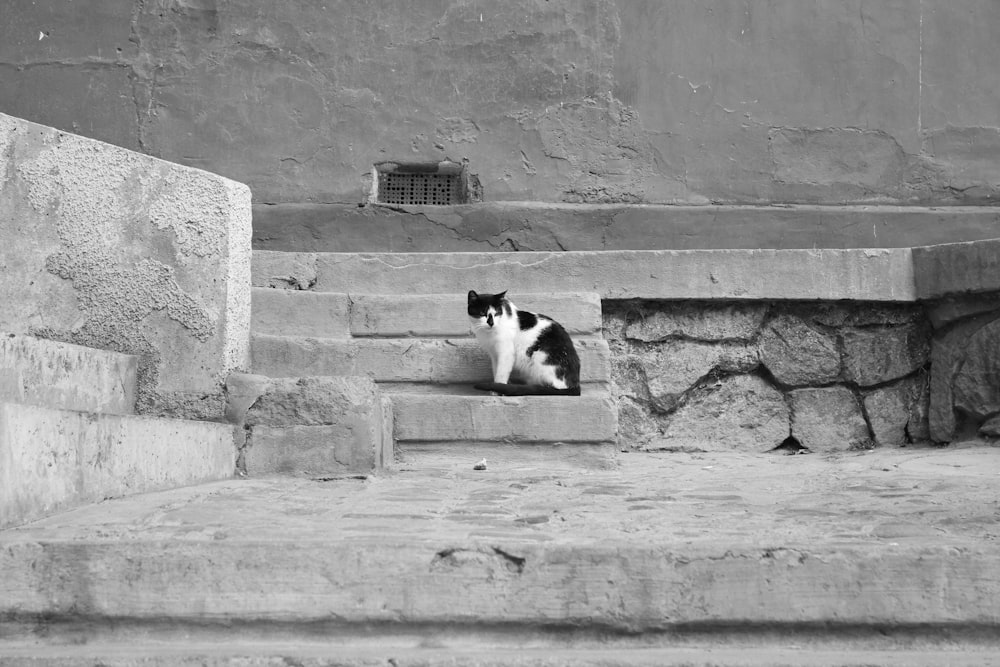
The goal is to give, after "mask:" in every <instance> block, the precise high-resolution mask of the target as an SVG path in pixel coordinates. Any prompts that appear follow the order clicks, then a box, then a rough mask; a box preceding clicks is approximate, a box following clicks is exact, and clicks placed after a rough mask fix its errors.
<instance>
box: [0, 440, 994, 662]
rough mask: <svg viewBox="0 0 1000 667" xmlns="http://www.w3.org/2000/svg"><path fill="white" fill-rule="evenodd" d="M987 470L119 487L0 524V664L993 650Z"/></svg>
mask: <svg viewBox="0 0 1000 667" xmlns="http://www.w3.org/2000/svg"><path fill="white" fill-rule="evenodd" d="M998 475H1000V459H998V457H997V456H996V450H995V449H994V448H991V447H986V446H968V447H951V448H948V449H945V450H942V449H940V448H936V449H924V450H921V449H915V448H908V449H882V450H875V451H871V452H856V453H850V454H843V455H840V456H824V457H820V456H818V455H800V456H784V455H781V454H778V453H774V454H771V455H766V456H759V455H739V454H722V453H704V454H690V455H685V454H672V455H651V454H645V455H635V454H632V455H625V456H622V457H621V459H620V461H619V466H618V467H617V468H616V469H614V470H607V471H593V470H590V471H585V470H579V469H578V470H550V469H547V468H545V467H544V466H537V467H533V466H524V465H521V466H517V467H514V466H511V467H501V466H492V467H490V468H488V469H487V470H486V471H473V470H472V469H471V468H470V467H461V468H459V467H453V468H451V469H449V470H438V471H433V472H398V473H396V474H394V475H391V476H380V477H377V478H372V477H368V478H364V479H354V478H343V479H339V480H325V481H313V480H305V479H289V478H267V479H242V480H229V481H224V482H215V483H211V484H206V485H202V486H200V487H190V488H186V489H175V490H171V491H164V492H159V493H153V494H146V495H142V496H137V497H133V498H130V499H128V500H111V501H107V502H104V503H101V504H100V505H96V506H92V507H86V508H81V509H78V510H75V511H72V512H68V513H65V514H62V515H59V516H54V517H50V518H47V519H44V520H41V521H38V522H36V523H34V524H32V525H29V526H23V527H21V528H17V529H8V530H5V531H2V532H0V638H2V639H0V662H4V661H5V660H7V659H8V658H9V657H11V656H20V657H24V656H25V655H30V654H31V651H32V650H36V651H38V655H57V654H59V651H63V653H62V654H61V655H62V656H63V659H64V660H65V663H63V664H67V665H76V664H91V663H87V662H84V660H85V658H84V656H87V655H96V656H97V657H98V658H100V659H103V657H102V655H101V650H102V647H112V648H113V647H114V646H123V645H126V644H128V643H129V642H130V641H136V640H138V642H139V643H138V646H149V647H151V649H153V651H152V652H153V658H152V659H153V660H156V659H157V655H158V654H157V653H156V651H157V650H163V649H164V648H165V647H167V646H172V647H173V648H172V649H171V650H178V649H179V648H180V647H179V646H178V645H177V644H173V645H171V644H170V642H171V640H176V639H177V638H178V637H184V638H186V639H188V640H192V641H194V642H198V641H201V642H202V645H203V646H204V645H207V644H211V645H212V649H211V650H208V649H205V653H198V649H197V648H196V647H195V648H192V649H191V650H193V651H194V655H195V656H198V655H206V656H208V662H207V664H230V663H228V662H226V661H227V660H232V659H234V657H233V654H232V653H230V652H229V651H230V650H231V649H230V648H229V644H228V643H229V642H237V644H236V646H237V647H238V649H237V651H239V655H240V656H243V657H247V656H249V658H248V659H259V660H264V658H263V657H261V656H275V659H279V658H280V657H281V656H290V657H292V658H295V659H299V658H302V659H305V658H309V659H315V660H317V661H318V662H316V663H314V664H327V663H325V662H321V660H332V659H334V658H337V659H341V658H344V659H345V660H348V659H349V660H357V661H358V662H349V661H347V662H343V663H338V664H372V663H369V662H363V661H362V658H365V659H366V660H367V659H371V660H376V659H377V660H378V661H380V662H378V663H377V664H385V663H386V662H387V661H390V658H392V659H396V658H395V656H396V655H397V652H398V653H399V656H400V657H401V658H406V659H408V660H411V661H416V660H417V659H418V658H421V657H422V658H425V659H426V661H425V662H423V663H416V662H414V663H411V664H456V663H455V662H454V661H455V660H456V659H459V660H461V659H463V656H464V657H466V658H468V657H469V656H473V657H474V656H483V655H489V656H491V658H490V660H492V661H485V662H483V663H482V664H511V665H515V664H518V665H519V664H557V663H552V662H537V660H541V658H540V657H539V656H540V655H547V656H549V657H551V658H565V657H566V656H573V655H576V654H574V653H573V651H576V650H583V649H587V648H595V649H599V650H601V651H604V652H603V653H598V655H599V656H602V657H605V658H607V659H608V660H609V662H595V663H594V664H622V665H629V664H649V662H648V661H652V660H654V659H655V660H662V662H661V663H656V664H668V665H669V664H719V665H729V664H732V665H747V664H750V665H754V664H760V665H770V664H806V665H809V664H817V665H841V664H918V665H919V664H933V663H931V662H921V661H920V660H916V661H913V662H898V663H897V662H892V660H895V659H896V658H897V657H899V656H907V657H913V656H918V655H920V654H923V655H924V656H926V657H927V659H928V660H930V659H932V658H934V659H940V658H941V657H942V656H945V657H946V658H947V659H946V660H945V661H944V662H942V663H940V664H961V665H966V664H969V665H971V664H989V663H988V661H985V657H986V656H991V657H995V655H996V654H997V653H996V651H997V649H998V643H997V639H996V638H997V637H998V636H1000V633H998V630H1000V628H998V625H1000V554H998V552H997V550H996V540H997V537H998V533H997V524H996V505H995V499H996V494H995V488H996V480H997V477H998ZM943 497H947V502H942V500H941V498H943ZM68 582H72V585H69V583H68ZM71 641H72V642H75V643H76V644H80V643H84V644H85V646H84V647H83V648H82V649H80V653H73V651H71V650H70V649H69V648H68V647H66V644H67V643H68V642H71ZM60 646H63V648H61V649H60ZM157 647H159V648H157ZM112 648H107V649H106V650H108V651H111V650H112ZM73 649H74V650H78V647H77V646H74V647H73ZM418 649H421V650H422V651H421V650H418ZM428 649H431V650H428ZM743 649H746V652H744V650H743ZM133 650H134V649H133ZM493 650H496V651H497V652H496V653H493V652H492V651H493ZM535 650H538V651H541V652H542V653H532V651H535ZM700 650H710V651H713V654H712V655H705V656H703V657H702V658H699V657H698V656H697V654H696V653H692V651H694V652H697V651H700ZM566 651H568V653H567V652H566ZM610 651H617V653H611V652H610ZM715 651H719V653H718V654H715V653H714V652H715ZM895 651H901V653H899V654H894V652H895ZM88 652H90V653H88ZM946 654H947V655H946ZM160 655H162V654H160ZM891 655H896V657H892V658H891V659H890V660H888V661H883V658H886V657H889V656H891ZM612 656H614V658H613V660H612ZM106 657H108V658H109V659H112V661H111V662H109V663H108V664H118V663H115V662H113V659H115V658H116V656H115V655H114V654H111V655H108V656H106ZM117 657H118V658H119V659H122V658H121V656H120V655H119V656H117ZM778 657H780V658H781V659H780V660H778V661H774V660H775V659H776V658H778ZM633 658H634V660H633ZM716 658H717V659H716ZM699 659H700V660H702V662H697V660H699ZM74 660H78V662H73V661H74ZM163 660H165V658H163ZM476 660H479V658H476V659H475V660H473V662H472V664H477V663H476ZM484 660H485V659H484ZM303 661H304V662H308V661H306V660H303ZM644 661H647V662H644ZM691 661H694V662H691ZM390 663H391V661H390ZM4 664H8V663H7V662H4ZM13 664H17V663H13ZM23 664H31V663H29V662H25V663H23ZM57 664H58V663H57ZM120 664H130V663H128V662H122V663H120ZM152 664H158V663H156V662H153V663H152ZM164 664H165V663H164ZM250 664H256V663H253V662H251V663H250ZM261 664H270V663H268V662H263V663H261ZM278 664H281V663H280V662H279V663H278ZM400 664H403V663H402V662H400Z"/></svg>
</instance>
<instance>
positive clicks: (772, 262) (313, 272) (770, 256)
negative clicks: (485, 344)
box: [253, 248, 915, 301]
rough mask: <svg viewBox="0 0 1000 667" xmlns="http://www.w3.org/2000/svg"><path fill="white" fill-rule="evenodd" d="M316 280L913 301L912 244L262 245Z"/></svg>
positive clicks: (256, 272)
mask: <svg viewBox="0 0 1000 667" xmlns="http://www.w3.org/2000/svg"><path fill="white" fill-rule="evenodd" d="M307 276H309V277H308V280H309V281H310V282H312V287H313V288H314V289H316V290H319V291H324V290H336V291H344V292H358V293H368V294H413V293H423V294H435V293H442V294H445V293H453V292H460V291H462V290H463V289H474V288H475V287H474V286H476V285H484V284H487V285H502V286H504V288H506V289H509V290H510V292H511V294H518V293H526V292H580V291H588V292H596V293H598V294H600V295H601V298H602V299H630V298H644V299H732V300H752V299H809V300H819V299H829V300H839V299H852V300H859V301H912V300H914V298H915V293H914V288H913V271H912V267H911V263H910V250H909V249H908V248H882V249H816V250H804V249H800V250H650V251H638V250H637V251H609V252H534V253H457V254H448V253H391V254H390V253H283V252H271V251H261V250H258V251H255V252H254V253H253V281H254V285H257V286H262V287H265V286H268V285H269V284H271V283H272V281H274V280H275V278H276V277H280V278H281V279H282V280H292V281H298V280H306V279H307Z"/></svg>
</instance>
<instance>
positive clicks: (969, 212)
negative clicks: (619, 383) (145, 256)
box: [253, 202, 1000, 252]
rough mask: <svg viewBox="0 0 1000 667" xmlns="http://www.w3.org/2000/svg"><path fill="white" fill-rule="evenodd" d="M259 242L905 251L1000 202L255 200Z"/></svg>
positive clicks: (953, 233)
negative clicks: (704, 203)
mask: <svg viewBox="0 0 1000 667" xmlns="http://www.w3.org/2000/svg"><path fill="white" fill-rule="evenodd" d="M253 227H254V234H253V246H254V248H256V249H258V250H282V251H286V252H317V251H321V252H442V251H447V250H450V251H454V252H477V251H478V252H486V251H501V252H509V251H557V250H654V249H656V250H696V249H704V248H718V249H731V248H744V249H753V248H776V249H783V248H906V247H912V246H923V245H934V244H938V243H954V242H958V241H973V240H978V239H987V238H995V237H997V236H1000V209H997V208H993V207H987V206H981V207H963V206H954V207H945V208H925V207H901V206H656V205H642V206H636V205H623V204H622V205H610V204H606V205H601V204H554V203H545V202H484V203H481V204H476V205H467V206H449V207H439V206H403V207H396V206H394V207H392V208H389V207H383V206H366V207H363V208H359V207H358V206H355V205H347V204H284V205H270V206H265V205H257V206H254V209H253Z"/></svg>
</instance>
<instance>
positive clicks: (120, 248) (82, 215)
mask: <svg viewBox="0 0 1000 667" xmlns="http://www.w3.org/2000/svg"><path fill="white" fill-rule="evenodd" d="M0 273H2V275H3V281H2V282H0V304H2V308H0V331H5V332H10V333H30V334H33V335H36V336H39V337H41V338H50V339H55V340H61V341H65V342H70V343H76V344H79V345H86V346H89V347H96V348H101V349H109V350H114V351H118V352H124V353H128V354H133V355H136V356H137V357H138V358H139V363H138V387H137V404H138V405H137V408H138V411H139V412H143V413H147V414H149V413H152V414H163V415H170V416H180V417H188V418H203V419H214V418H220V419H221V417H222V414H223V411H224V407H223V391H222V388H223V382H224V380H225V376H226V375H227V374H228V373H229V372H230V371H233V370H238V369H246V368H247V364H248V355H249V320H250V191H249V190H248V189H247V187H246V186H245V185H242V184H240V183H236V182H234V181H230V180H228V179H226V178H222V177H219V176H216V175H214V174H209V173H207V172H203V171H199V170H196V169H191V168H188V167H183V166H178V165H174V164H169V163H166V162H163V161H161V160H157V159H153V158H150V157H148V156H144V155H140V154H138V153H134V152H131V151H128V150H125V149H122V148H119V147H116V146H112V145H109V144H105V143H101V142H98V141H94V140H91V139H86V138H83V137H80V136H76V135H71V134H67V133H64V132H60V131H58V130H55V129H53V128H49V127H44V126H41V125H37V124H35V123H30V122H26V121H23V120H20V119H17V118H14V117H11V116H7V115H4V114H0Z"/></svg>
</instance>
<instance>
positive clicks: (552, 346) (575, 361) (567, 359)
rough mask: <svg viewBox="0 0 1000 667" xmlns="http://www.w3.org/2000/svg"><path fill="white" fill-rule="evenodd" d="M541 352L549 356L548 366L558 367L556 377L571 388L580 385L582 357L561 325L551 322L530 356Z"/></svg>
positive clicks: (531, 349)
mask: <svg viewBox="0 0 1000 667" xmlns="http://www.w3.org/2000/svg"><path fill="white" fill-rule="evenodd" d="M520 314H521V311H518V315H520ZM543 317H544V316H543ZM546 319H548V318H546ZM522 328H523V327H522ZM539 351H541V352H544V353H545V354H546V355H547V357H548V359H547V363H548V364H550V365H553V366H555V367H556V377H558V378H559V379H560V380H562V381H564V382H565V383H566V385H567V386H569V387H578V386H579V385H580V357H578V356H577V354H576V350H575V349H574V348H573V339H571V338H570V337H569V334H568V333H566V330H565V329H563V327H562V325H561V324H559V323H558V322H555V321H552V320H550V325H549V327H548V328H547V329H546V330H545V331H543V332H542V333H541V334H540V335H539V336H538V340H536V341H535V344H534V345H532V346H531V347H529V348H528V356H529V357H530V356H531V355H533V354H534V353H535V352H539Z"/></svg>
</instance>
